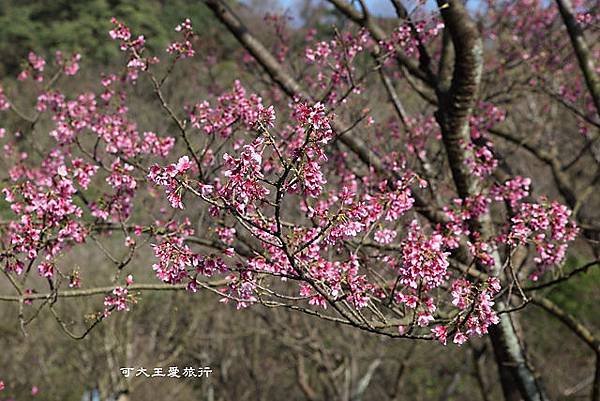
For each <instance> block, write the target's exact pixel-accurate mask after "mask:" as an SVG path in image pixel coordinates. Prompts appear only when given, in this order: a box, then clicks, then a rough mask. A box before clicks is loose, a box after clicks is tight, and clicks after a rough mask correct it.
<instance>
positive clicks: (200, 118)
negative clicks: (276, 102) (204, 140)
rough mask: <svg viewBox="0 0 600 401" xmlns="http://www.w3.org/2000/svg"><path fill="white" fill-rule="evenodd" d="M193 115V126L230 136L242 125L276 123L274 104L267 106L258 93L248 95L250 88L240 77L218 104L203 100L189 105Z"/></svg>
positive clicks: (270, 124)
mask: <svg viewBox="0 0 600 401" xmlns="http://www.w3.org/2000/svg"><path fill="white" fill-rule="evenodd" d="M189 118H190V122H191V124H192V126H193V127H195V128H198V129H201V130H202V131H203V132H205V133H206V134H219V135H222V136H224V137H228V136H230V135H231V134H232V133H233V132H234V130H235V129H236V128H237V127H236V125H242V126H243V127H244V128H245V129H246V130H253V129H257V128H259V127H260V126H261V125H262V126H263V127H272V126H273V123H274V121H275V113H274V110H273V107H272V106H269V107H265V106H263V104H262V99H261V98H260V97H259V96H258V95H256V94H250V95H249V96H247V95H246V89H244V87H243V86H242V84H241V83H240V81H238V80H236V81H235V82H234V85H233V90H232V91H231V92H226V93H224V94H222V95H221V96H219V97H218V99H217V105H216V106H215V107H211V105H210V103H208V102H207V101H203V102H200V103H197V104H195V105H194V106H193V107H191V108H190V109H189Z"/></svg>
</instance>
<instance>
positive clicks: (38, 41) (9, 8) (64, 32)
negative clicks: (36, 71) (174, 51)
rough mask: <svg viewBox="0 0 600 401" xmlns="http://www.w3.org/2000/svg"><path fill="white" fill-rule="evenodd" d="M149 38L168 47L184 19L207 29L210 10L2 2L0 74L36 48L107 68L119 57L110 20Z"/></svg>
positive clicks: (151, 1) (106, 0) (58, 0)
mask: <svg viewBox="0 0 600 401" xmlns="http://www.w3.org/2000/svg"><path fill="white" fill-rule="evenodd" d="M113 16H114V17H117V18H120V19H122V20H125V21H127V23H128V25H130V26H131V27H132V28H135V31H136V32H142V33H143V34H144V35H145V36H146V37H147V38H148V47H149V48H151V49H153V50H158V49H160V48H163V47H165V46H166V43H167V41H168V38H169V32H170V31H171V30H172V29H173V27H174V26H175V25H176V24H177V23H179V22H180V20H181V19H183V18H184V17H185V18H191V19H192V21H194V23H195V24H197V26H202V25H204V23H205V22H206V20H207V18H208V10H207V9H206V7H205V6H204V5H203V4H202V3H199V2H198V3H194V2H191V3H190V2H186V1H183V0H174V1H168V2H167V1H160V0H148V1H135V0H53V1H31V0H25V1H17V0H3V1H1V2H0V60H1V61H0V75H12V74H16V73H18V71H19V67H20V63H21V62H22V60H23V59H24V58H25V57H26V55H27V53H28V52H29V51H30V50H32V51H35V52H36V53H39V54H42V55H44V56H48V55H49V54H52V53H54V52H55V51H56V50H61V51H64V52H72V51H77V52H80V53H82V55H83V56H84V60H87V61H88V62H92V63H102V64H105V63H107V62H108V60H110V58H111V57H114V56H115V55H116V54H117V53H118V49H117V48H115V47H114V46H113V45H112V44H111V43H110V41H108V40H107V34H106V32H107V31H108V30H109V29H110V19H111V17H113Z"/></svg>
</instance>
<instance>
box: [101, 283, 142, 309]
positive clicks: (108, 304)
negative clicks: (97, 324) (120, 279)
mask: <svg viewBox="0 0 600 401" xmlns="http://www.w3.org/2000/svg"><path fill="white" fill-rule="evenodd" d="M131 284H133V276H132V275H131V274H130V275H128V276H127V278H126V279H125V287H116V288H115V289H114V290H113V291H112V293H111V294H110V295H107V296H106V297H104V312H103V314H102V316H104V317H108V316H110V314H111V313H112V311H114V310H117V311H128V310H129V307H130V304H132V303H136V299H135V298H134V297H132V295H131V294H130V293H129V288H128V287H129V286H130V285H131Z"/></svg>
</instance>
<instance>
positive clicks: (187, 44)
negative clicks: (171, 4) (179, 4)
mask: <svg viewBox="0 0 600 401" xmlns="http://www.w3.org/2000/svg"><path fill="white" fill-rule="evenodd" d="M175 31H176V32H180V33H181V34H182V35H183V39H182V40H181V42H173V43H171V44H169V47H167V53H170V54H173V55H175V57H176V58H189V57H194V54H195V51H194V49H193V47H192V40H193V38H194V31H193V30H192V21H190V19H189V18H186V19H185V21H183V22H182V23H181V24H179V25H177V26H176V27H175Z"/></svg>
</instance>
